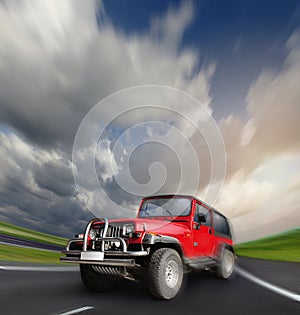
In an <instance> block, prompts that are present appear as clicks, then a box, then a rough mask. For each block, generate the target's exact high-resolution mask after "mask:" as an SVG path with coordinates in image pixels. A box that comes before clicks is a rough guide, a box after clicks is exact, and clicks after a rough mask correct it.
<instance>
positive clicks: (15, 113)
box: [0, 0, 300, 240]
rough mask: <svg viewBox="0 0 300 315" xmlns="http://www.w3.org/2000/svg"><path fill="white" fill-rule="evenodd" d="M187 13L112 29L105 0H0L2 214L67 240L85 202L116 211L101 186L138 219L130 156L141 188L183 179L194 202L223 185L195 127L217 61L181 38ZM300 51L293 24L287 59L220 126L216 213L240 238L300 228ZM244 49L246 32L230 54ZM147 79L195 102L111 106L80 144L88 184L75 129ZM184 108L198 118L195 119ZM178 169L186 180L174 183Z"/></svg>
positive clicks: (167, 186) (83, 217) (182, 9)
mask: <svg viewBox="0 0 300 315" xmlns="http://www.w3.org/2000/svg"><path fill="white" fill-rule="evenodd" d="M194 11H195V10H194V6H193V2H187V1H184V2H182V4H180V5H179V6H178V7H172V6H171V7H169V9H168V10H167V11H166V12H165V13H164V14H161V15H159V16H154V17H153V18H152V19H151V20H150V21H149V25H150V26H149V29H148V30H144V31H143V32H140V33H139V32H134V33H130V32H129V33H125V32H122V31H121V30H120V29H116V28H115V26H114V25H113V23H112V22H111V20H110V18H109V16H108V15H107V14H106V12H105V8H104V6H103V4H102V3H101V2H100V1H97V2H96V1H79V0H78V1H76V0H75V1H73V0H69V1H63V2H61V1H53V0H49V1H38V0H33V1H30V2H28V1H17V0H16V1H15V0H12V1H2V2H0V38H1V41H0V106H1V110H0V123H1V125H0V163H1V171H0V192H1V197H0V219H1V220H6V221H10V222H15V223H17V224H20V225H26V226H28V227H33V228H36V229H41V230H44V231H47V232H51V233H54V234H59V235H67V236H71V235H72V234H73V233H74V232H75V231H77V232H78V230H81V229H82V228H83V227H84V225H85V224H86V221H87V220H88V218H90V217H91V216H93V214H91V213H89V212H87V211H86V209H85V207H84V202H86V200H88V201H89V202H90V203H91V204H93V205H94V206H95V205H96V206H97V207H98V208H99V209H100V210H101V211H102V212H101V213H102V214H103V215H107V216H108V217H110V216H113V215H112V211H113V210H114V209H110V208H108V207H107V204H106V203H105V200H104V199H103V198H100V197H99V194H98V189H99V187H101V189H103V190H104V191H105V193H106V194H107V195H108V196H109V198H110V199H112V200H113V201H114V202H115V203H117V204H119V205H122V206H123V207H125V208H128V209H129V210H131V212H130V214H132V215H134V213H135V211H136V208H137V205H138V202H139V199H140V198H137V196H135V195H134V194H133V193H132V192H131V190H132V191H134V190H135V185H134V183H133V184H132V185H131V186H130V185H129V187H127V188H128V190H129V191H128V192H126V191H124V189H122V185H120V184H122V183H124V181H126V178H128V174H127V173H126V171H127V170H128V169H127V168H126V163H128V165H129V169H130V172H131V173H130V175H131V176H132V178H133V179H134V181H135V182H136V183H138V184H139V185H141V186H142V185H146V184H148V183H149V182H150V183H151V178H152V177H151V176H153V178H155V176H156V177H157V178H160V180H161V181H163V184H162V186H161V187H160V189H158V191H157V192H159V193H167V192H173V191H176V190H177V189H178V186H179V185H181V190H182V191H185V192H189V189H190V187H191V186H190V184H191V183H192V184H193V186H195V185H196V187H197V189H198V193H197V195H198V197H199V198H204V199H205V197H206V195H205V192H206V191H207V188H209V187H216V188H218V187H219V186H220V185H221V184H222V180H223V178H222V176H219V177H218V176H217V177H216V178H214V179H213V181H210V180H211V173H212V171H213V170H214V168H215V167H216V165H213V161H212V159H211V155H212V152H213V153H214V154H215V155H218V154H219V155H220V156H222V154H223V152H221V150H220V151H218V150H217V149H218V148H217V149H216V148H212V147H211V146H210V145H211V144H210V143H207V139H206V138H205V137H204V135H203V134H201V132H200V133H199V130H200V131H203V129H205V128H206V127H207V128H206V129H207V130H210V129H209V128H208V127H209V125H208V124H206V123H207V120H205V119H203V108H205V111H206V113H207V114H210V115H211V114H212V108H211V106H210V105H211V100H212V98H213V95H211V94H210V86H211V80H212V77H213V75H214V73H215V71H216V67H217V64H216V62H214V61H209V58H208V57H207V56H206V57H205V59H202V57H200V56H201V55H200V53H199V51H198V50H196V49H195V48H192V47H191V46H189V45H187V44H183V37H184V34H185V31H186V30H187V29H188V28H189V27H190V26H191V25H192V22H193V19H194V18H195V15H194ZM205 31H206V30H204V32H205ZM243 43H244V42H243ZM299 47H300V46H299V34H298V33H297V32H295V33H294V34H293V35H292V36H291V37H290V38H289V40H288V42H287V47H286V51H287V56H286V60H285V62H284V63H283V65H282V67H281V68H280V69H279V70H278V69H277V70H276V71H274V70H273V69H262V71H261V73H260V74H259V76H258V77H257V78H255V80H254V81H253V83H252V85H251V86H250V88H249V91H248V94H247V97H246V100H245V101H246V104H247V108H245V109H244V111H243V109H240V110H239V112H240V113H241V114H240V115H237V114H236V113H232V114H231V115H229V116H228V117H225V118H223V119H221V121H220V122H218V126H219V128H220V130H221V132H222V135H223V139H224V143H225V147H226V155H227V162H228V163H227V173H226V181H225V184H224V186H223V190H222V193H221V194H220V197H219V199H218V202H217V204H216V207H217V208H220V210H223V211H224V212H225V213H226V214H227V215H228V216H229V217H231V218H232V220H233V223H234V225H235V227H236V232H237V233H236V234H237V236H238V239H240V240H241V239H249V238H253V235H255V236H257V237H258V236H260V235H263V234H264V233H265V234H267V233H272V232H274V231H275V232H276V231H279V230H280V229H286V228H290V227H293V226H296V225H299V215H298V212H297V211H298V209H299V197H298V196H299V180H298V178H299V175H300V169H299V166H297V165H298V163H297V162H298V161H299V156H300V146H299V144H300V142H299V134H300V124H299V122H298V120H299V117H300V106H299V101H300V90H299V87H298V85H299V83H298V82H300V48H299ZM239 49H240V40H238V42H237V44H236V47H235V53H236V52H237V51H238V50H239ZM145 84H149V85H151V84H153V85H166V86H170V87H172V88H176V89H180V90H182V91H184V92H186V93H189V94H190V95H191V96H193V97H195V98H196V99H198V100H199V101H200V102H201V103H202V104H203V106H200V105H199V107H198V108H194V107H189V106H188V105H187V104H186V103H184V102H183V103H181V102H180V100H178V99H176V100H175V99H172V98H170V97H169V96H168V93H166V95H165V97H166V100H168V102H169V104H171V106H170V108H171V109H172V110H174V112H172V111H170V110H165V109H153V108H149V109H145V108H143V109H135V110H131V111H128V112H126V109H131V107H132V104H133V103H134V101H135V95H133V96H132V98H128V99H127V102H123V103H122V102H119V103H118V102H116V103H109V101H108V102H107V103H106V104H107V106H106V107H105V109H104V110H102V112H101V113H100V114H101V115H95V116H94V120H93V121H92V123H91V124H90V125H89V130H88V132H87V134H86V135H85V137H86V138H87V139H88V138H89V135H90V134H92V133H93V132H94V131H95V130H96V129H97V128H98V127H99V126H102V127H105V130H104V132H103V134H102V135H101V136H100V135H99V138H97V143H98V146H97V150H96V151H95V150H94V149H95V148H94V147H93V144H92V143H87V144H88V145H87V146H85V147H82V148H81V149H82V150H79V151H78V152H76V154H77V155H76V156H77V157H78V158H79V159H81V161H83V162H84V161H86V160H88V159H89V158H90V157H91V156H94V154H95V156H96V159H95V165H94V167H95V170H96V172H97V175H98V180H99V184H98V185H95V184H94V182H92V181H91V178H90V177H89V176H88V173H86V169H85V168H84V167H83V168H82V169H78V168H77V167H78V165H74V164H73V163H72V157H71V153H72V144H73V141H74V137H75V134H76V131H77V130H78V128H79V126H80V123H81V122H82V120H83V118H84V117H85V115H86V114H87V113H88V112H89V111H90V110H91V109H92V108H93V106H94V105H95V104H97V103H98V102H99V101H101V100H103V99H104V98H105V97H107V96H109V95H110V94H111V93H114V92H116V91H118V90H120V89H126V88H129V87H132V86H140V85H145ZM143 96H144V99H145V100H146V101H147V102H148V103H151V104H153V105H155V104H157V103H159V101H158V95H155V94H152V93H145V94H144V95H143ZM182 112H185V113H186V114H187V116H188V117H192V118H193V119H192V121H193V123H194V125H193V124H191V123H190V122H188V121H187V120H186V119H185V118H184V117H183V116H182V115H180V113H182ZM116 113H122V115H121V116H120V117H117V115H116ZM98 114H99V113H98ZM112 116H113V117H114V119H113V121H109V123H108V124H107V125H105V124H104V122H105V121H106V120H107V119H109V118H110V117H112ZM153 121H154V122H155V121H159V122H162V123H164V125H162V126H158V125H156V124H155V123H154V122H153ZM141 123H142V124H143V125H139V124H141ZM103 124H104V125H105V126H103ZM166 126H169V127H168V128H166ZM218 126H215V127H218ZM210 127H211V126H210ZM201 128H202V129H201ZM197 129H198V130H197ZM179 131H180V132H182V134H183V136H180V135H179V133H178V132H179ZM154 140H155V141H154ZM147 141H148V142H147ZM143 142H145V144H143ZM163 143H167V144H168V145H169V147H168V146H167V145H163ZM118 144H121V145H120V146H119V147H118ZM138 144H140V145H138ZM191 145H192V147H193V150H194V152H193V154H195V156H196V157H197V162H198V163H199V168H200V174H201V176H200V179H199V181H198V178H197V177H196V176H195V174H196V173H197V172H196V163H194V160H193V159H192V154H191V152H192V151H191V148H190V146H191ZM174 148H175V149H174ZM213 149H215V151H214V150H213ZM130 153H132V154H131V155H130V159H128V157H129V154H130ZM83 164H84V163H83ZM291 164H292V165H293V168H292V169H293V171H291V170H290V165H291ZM183 166H184V172H183V168H182V167H183ZM221 166H222V165H221ZM280 169H281V170H282V172H279V170H280ZM72 171H74V172H78V173H79V174H81V175H82V179H83V183H84V185H85V190H84V194H85V195H84V196H79V195H78V192H77V191H76V187H75V185H74V181H73V176H72ZM166 174H167V176H166V177H165V175H166ZM219 174H222V172H221V171H220V170H219ZM274 174H277V175H278V174H279V175H278V176H274ZM157 175H158V176H157ZM183 175H184V176H185V178H189V180H182V178H183V177H182V176H183ZM195 179H196V181H197V183H193V180H195ZM157 183H159V184H161V183H160V181H158V182H156V184H157ZM218 185H219V186H218ZM78 197H79V198H78ZM79 199H83V200H79ZM81 202H83V203H81ZM85 205H86V206H89V204H87V203H86V204H85ZM82 208H84V210H83V209H82ZM114 215H118V216H122V215H124V213H120V212H115V213H114ZM126 215H128V213H126ZM258 221H259V222H258ZM266 226H268V228H266ZM254 233H255V234H254Z"/></svg>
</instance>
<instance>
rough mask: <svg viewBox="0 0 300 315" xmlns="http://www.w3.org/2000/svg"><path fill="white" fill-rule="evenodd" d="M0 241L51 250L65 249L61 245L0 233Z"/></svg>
mask: <svg viewBox="0 0 300 315" xmlns="http://www.w3.org/2000/svg"><path fill="white" fill-rule="evenodd" d="M0 243H2V244H7V245H16V246H21V247H30V248H37V249H46V250H52V251H62V250H63V249H65V247H63V246H58V245H52V244H46V243H41V242H36V241H31V240H26V239H22V238H19V237H15V236H10V235H5V234H0Z"/></svg>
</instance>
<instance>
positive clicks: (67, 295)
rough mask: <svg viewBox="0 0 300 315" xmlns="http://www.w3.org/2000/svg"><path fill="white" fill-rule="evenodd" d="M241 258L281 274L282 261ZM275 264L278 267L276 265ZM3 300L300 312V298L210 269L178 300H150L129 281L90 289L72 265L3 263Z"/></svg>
mask: <svg viewBox="0 0 300 315" xmlns="http://www.w3.org/2000/svg"><path fill="white" fill-rule="evenodd" d="M241 263H242V264H243V265H247V264H250V265H251V266H252V269H254V268H255V270H256V274H259V272H258V271H259V270H260V264H261V265H262V266H263V267H262V272H263V270H264V269H265V268H266V265H267V264H269V267H270V268H271V269H272V272H276V273H277V274H280V273H282V270H281V268H284V265H282V264H279V265H277V264H276V263H274V262H263V263H262V262H261V261H259V260H247V259H242V260H241ZM2 265H3V264H2ZM276 265H277V266H278V268H279V269H280V270H279V269H278V270H276ZM287 266H289V270H284V273H290V274H291V275H293V274H295V272H296V271H297V270H299V264H292V265H289V264H287ZM259 276H260V277H262V276H263V275H262V274H260V275H259ZM269 276H270V275H269ZM291 279H292V278H291ZM298 280H299V279H298ZM292 282H293V283H294V282H295V279H294V281H292ZM293 285H294V284H293ZM286 289H289V288H287V287H286ZM298 293H299V292H298ZM0 303H1V309H0V313H1V315H6V314H9V315H11V314H42V315H47V314H49V315H50V314H53V315H54V314H56V315H59V314H83V315H88V314H105V315H106V314H113V315H114V314H122V315H124V314H130V315H131V314H132V315H134V314H143V315H146V314H151V315H160V314H163V315H169V314H170V315H174V314H184V315H189V314H218V315H220V314H229V315H230V314H239V315H240V314H243V315H246V314H253V315H257V314H273V315H275V314H279V315H286V314H288V315H289V314H291V315H293V314H295V315H296V314H297V315H298V314H300V303H299V302H297V301H294V300H292V299H290V298H287V297H285V296H282V295H280V294H277V293H274V292H272V291H270V290H268V289H266V288H263V287H261V286H258V285H257V284H255V283H253V282H251V281H248V280H247V279H244V278H243V277H241V276H239V275H238V274H235V275H234V277H233V279H232V280H229V281H225V280H220V279H217V278H215V276H214V275H213V274H212V273H210V272H205V273H202V274H197V275H193V276H190V277H189V279H188V281H187V286H186V288H185V290H184V292H183V294H182V295H181V296H180V297H179V298H178V299H176V300H173V301H158V300H154V299H152V298H151V296H150V295H149V294H148V292H147V290H146V288H144V287H143V286H142V285H140V284H137V283H131V282H122V283H120V284H118V286H117V287H116V288H115V289H114V290H112V291H109V292H106V293H102V294H91V293H89V292H88V291H87V290H86V289H85V288H84V287H83V285H82V284H81V280H80V277H79V273H78V272H74V267H73V269H70V271H69V272H68V271H65V270H64V269H63V271H57V272H56V271H53V270H52V271H41V270H39V271H16V270H3V268H2V269H1V268H0Z"/></svg>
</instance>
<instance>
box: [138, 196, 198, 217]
mask: <svg viewBox="0 0 300 315" xmlns="http://www.w3.org/2000/svg"><path fill="white" fill-rule="evenodd" d="M191 203H192V200H191V199H188V198H178V197H175V198H153V199H148V200H145V201H144V202H143V204H142V206H141V210H140V212H139V217H140V218H146V217H163V216H172V217H178V216H187V215H189V214H190V211H191Z"/></svg>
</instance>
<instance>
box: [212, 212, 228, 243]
mask: <svg viewBox="0 0 300 315" xmlns="http://www.w3.org/2000/svg"><path fill="white" fill-rule="evenodd" d="M213 220H214V228H215V233H216V234H219V235H222V236H227V237H230V229H229V225H228V222H227V220H226V218H225V217H224V216H222V215H221V214H219V213H217V212H213Z"/></svg>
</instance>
